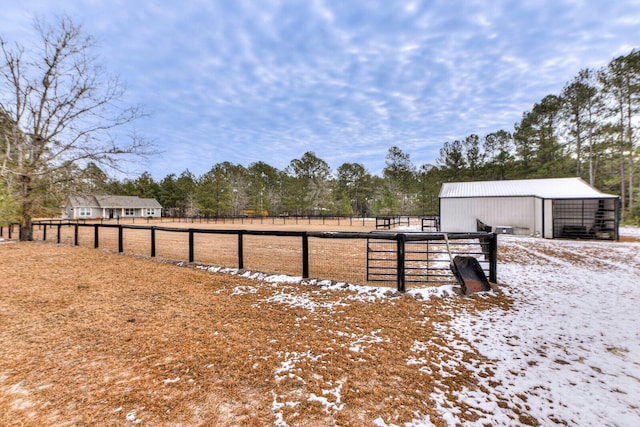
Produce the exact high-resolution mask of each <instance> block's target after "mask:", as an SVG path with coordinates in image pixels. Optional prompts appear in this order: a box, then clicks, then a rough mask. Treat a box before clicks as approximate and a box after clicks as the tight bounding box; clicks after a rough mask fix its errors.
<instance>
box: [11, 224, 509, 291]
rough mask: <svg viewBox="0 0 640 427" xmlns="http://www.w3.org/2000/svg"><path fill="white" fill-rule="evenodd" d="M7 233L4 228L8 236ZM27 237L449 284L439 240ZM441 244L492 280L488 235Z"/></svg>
mask: <svg viewBox="0 0 640 427" xmlns="http://www.w3.org/2000/svg"><path fill="white" fill-rule="evenodd" d="M11 229H12V227H9V228H8V232H9V234H11V232H12V231H11ZM1 235H2V228H0V236H1ZM32 235H33V237H34V239H35V240H40V239H41V240H43V241H55V243H58V244H71V245H75V246H87V247H93V248H103V249H110V250H113V251H117V252H119V253H131V254H135V255H143V256H150V257H160V258H164V259H171V260H176V261H188V262H189V263H200V264H207V265H213V266H216V267H225V268H237V269H239V270H245V269H249V270H252V271H262V272H265V273H274V274H288V275H293V276H302V278H310V277H312V276H313V277H316V278H322V279H327V280H334V281H336V282H347V283H359V284H366V283H368V282H388V283H390V284H392V285H395V286H396V287H397V289H398V290H399V291H401V292H404V291H405V290H406V285H407V284H408V283H411V284H416V283H427V284H435V283H451V282H455V278H454V276H453V275H452V274H451V272H450V271H449V255H448V252H447V251H446V250H445V248H446V247H445V246H444V235H443V234H442V233H424V232H406V233H404V232H403V233H398V232H393V231H371V232H327V231H293V230H288V231H286V230H285V231H283V230H251V229H208V228H192V227H185V228H182V227H163V226H146V225H134V224H101V223H94V224H87V223H82V222H62V221H55V222H52V221H36V222H34V223H33V230H32ZM448 238H449V240H450V242H451V248H452V252H453V255H454V256H455V255H463V254H464V255H469V254H471V255H473V256H476V257H478V258H479V260H480V262H481V264H482V266H483V269H485V271H486V273H487V276H488V277H489V280H490V281H491V282H496V281H497V273H496V270H497V236H496V234H493V233H486V232H474V233H450V234H448ZM372 244H373V245H374V246H375V245H379V246H380V245H382V246H386V248H385V250H384V251H383V253H378V254H377V255H376V256H378V258H376V259H374V258H372V257H370V255H371V251H370V249H371V245H372ZM376 263H377V264H376ZM376 265H377V267H380V266H382V269H383V270H384V274H382V275H381V274H378V275H376V274H373V275H371V274H370V270H371V271H373V270H375V269H376V268H377V267H376Z"/></svg>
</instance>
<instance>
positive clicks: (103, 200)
mask: <svg viewBox="0 0 640 427" xmlns="http://www.w3.org/2000/svg"><path fill="white" fill-rule="evenodd" d="M69 204H70V205H71V206H74V207H97V208H111V209H114V208H115V209H119V208H160V209H161V208H162V206H161V205H160V203H158V201H157V200H156V199H143V198H140V197H138V196H73V197H70V198H69Z"/></svg>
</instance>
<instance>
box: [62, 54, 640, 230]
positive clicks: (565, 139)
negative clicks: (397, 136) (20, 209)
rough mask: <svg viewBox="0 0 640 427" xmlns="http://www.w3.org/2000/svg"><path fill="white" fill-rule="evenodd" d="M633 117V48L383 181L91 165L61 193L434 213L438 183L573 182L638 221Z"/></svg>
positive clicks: (398, 160) (391, 153) (366, 176)
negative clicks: (158, 174) (508, 124)
mask: <svg viewBox="0 0 640 427" xmlns="http://www.w3.org/2000/svg"><path fill="white" fill-rule="evenodd" d="M639 113H640V50H638V49H634V50H633V51H631V52H630V53H629V54H628V55H625V56H620V57H618V58H615V59H613V60H612V61H611V62H610V63H609V64H608V65H607V66H606V67H603V68H601V69H583V70H581V71H580V72H579V73H578V75H577V76H575V77H574V78H573V79H572V80H571V81H569V82H568V83H566V85H565V86H564V88H563V90H562V92H561V93H559V94H551V95H548V96H546V97H544V98H543V99H542V100H540V101H539V102H538V103H536V104H534V105H533V107H532V108H531V110H530V111H525V112H524V113H523V114H522V118H521V119H520V121H518V122H517V123H515V124H514V128H513V129H511V130H497V131H495V132H492V133H489V134H487V135H476V134H471V135H468V136H466V137H464V138H461V139H460V140H455V141H447V142H444V144H443V145H442V147H441V148H440V155H439V157H438V159H437V160H436V162H435V164H424V165H415V164H413V163H412V161H411V159H410V156H409V154H407V153H405V152H403V151H402V149H401V148H399V147H398V146H394V147H390V148H389V150H388V153H387V155H386V166H385V168H384V170H383V172H382V176H375V175H372V174H371V173H370V172H369V171H367V170H366V168H365V167H363V166H362V165H361V164H359V163H344V164H342V165H341V166H339V167H338V168H337V169H336V170H335V171H333V170H331V168H330V167H329V165H328V164H327V162H325V161H324V160H322V159H321V158H318V157H317V156H316V155H315V153H313V152H307V153H305V154H304V155H303V156H302V157H301V158H299V159H293V160H291V162H290V163H289V165H288V166H287V167H286V168H285V169H284V170H278V169H276V168H274V167H272V166H270V165H268V164H266V163H263V162H256V163H252V164H250V165H248V166H247V167H245V166H242V165H236V164H231V163H229V162H222V163H219V164H216V165H213V166H212V168H211V169H210V170H209V171H208V172H207V173H205V174H203V175H201V176H195V175H194V174H193V173H191V172H190V171H189V170H185V171H183V172H181V173H179V174H175V173H171V174H168V175H167V176H165V177H164V178H163V179H162V180H160V181H159V182H156V181H154V179H153V178H152V177H151V175H150V174H149V173H146V172H145V173H143V174H142V175H140V176H139V177H137V178H135V179H124V180H113V179H110V178H109V177H108V176H107V175H106V174H105V173H104V172H103V171H102V170H101V169H100V168H99V167H98V166H96V165H95V164H93V163H91V164H89V165H88V166H87V167H86V168H84V169H80V170H78V171H77V173H78V174H80V176H81V178H82V179H81V180H80V181H77V180H76V181H75V182H80V183H81V184H80V185H76V186H75V187H74V188H73V189H70V188H67V189H66V190H67V194H69V192H70V191H71V190H73V191H74V192H80V193H103V194H117V195H137V196H140V197H153V198H156V199H157V200H158V201H159V202H160V203H161V204H162V206H163V207H164V212H165V213H166V214H170V215H184V216H196V215H202V216H236V215H248V214H250V215H260V214H265V215H266V214H268V215H283V214H288V215H347V216H348V215H357V216H360V215H365V216H369V215H386V214H403V215H423V214H434V213H437V212H438V192H439V191H440V186H441V184H442V183H443V182H451V181H479V180H506V179H526V178H552V177H571V176H578V177H581V178H583V179H584V180H585V181H586V182H588V183H589V184H591V185H593V186H595V187H596V188H598V189H599V190H601V191H603V192H606V193H611V194H617V195H619V196H620V198H621V208H622V209H621V211H622V213H623V220H624V219H626V220H627V221H636V222H637V221H639V220H640V197H639V195H638V194H639V193H640V192H639V191H638V188H639V185H640V182H639V181H640V178H639V175H640V174H639V173H638V172H639V166H638V165H639V163H640V162H639V158H640V148H639V147H640V144H639V143H638V133H639V132H638V130H639V129H638V126H639V123H640V121H639V120H638V119H639ZM399 145H400V144H399ZM54 193H58V192H57V191H52V192H51V193H50V194H54ZM58 201H59V200H58ZM50 202H51V203H53V200H51V201H50ZM50 206H51V207H53V206H52V205H51V204H50Z"/></svg>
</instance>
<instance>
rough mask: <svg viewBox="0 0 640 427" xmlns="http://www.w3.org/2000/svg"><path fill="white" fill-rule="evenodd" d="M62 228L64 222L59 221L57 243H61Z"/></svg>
mask: <svg viewBox="0 0 640 427" xmlns="http://www.w3.org/2000/svg"><path fill="white" fill-rule="evenodd" d="M61 228H62V223H60V222H59V223H58V239H57V240H56V243H57V244H60V229H61Z"/></svg>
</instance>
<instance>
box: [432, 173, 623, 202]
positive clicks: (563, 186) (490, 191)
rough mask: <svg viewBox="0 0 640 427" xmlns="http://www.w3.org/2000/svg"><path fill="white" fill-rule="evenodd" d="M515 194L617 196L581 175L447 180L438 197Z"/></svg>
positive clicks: (576, 197) (569, 196)
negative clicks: (463, 180)
mask: <svg viewBox="0 0 640 427" xmlns="http://www.w3.org/2000/svg"><path fill="white" fill-rule="evenodd" d="M517 196H520V197H526V196H528V197H539V198H543V199H608V198H617V197H618V196H614V195H611V194H605V193H602V192H600V191H599V190H598V189H596V188H594V187H592V186H590V185H589V184H587V183H586V182H584V181H583V180H582V179H580V178H549V179H519V180H506V181H474V182H447V183H444V184H442V188H441V189H440V198H462V197H517Z"/></svg>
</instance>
